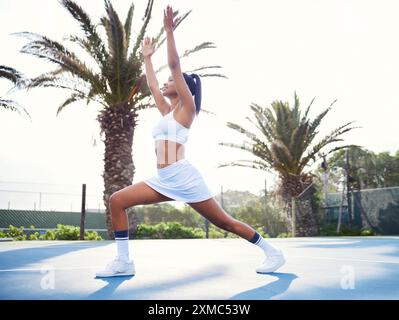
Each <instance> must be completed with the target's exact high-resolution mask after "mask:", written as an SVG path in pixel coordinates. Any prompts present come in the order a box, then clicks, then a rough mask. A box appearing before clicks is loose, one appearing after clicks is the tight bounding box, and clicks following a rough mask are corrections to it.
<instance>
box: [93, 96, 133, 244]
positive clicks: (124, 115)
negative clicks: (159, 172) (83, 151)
mask: <svg viewBox="0 0 399 320" xmlns="http://www.w3.org/2000/svg"><path fill="white" fill-rule="evenodd" d="M136 116H137V115H136V114H135V112H134V111H132V110H130V108H128V106H127V105H126V104H120V105H113V106H111V107H109V108H106V109H104V110H102V111H101V112H100V114H99V116H98V118H97V120H98V121H99V122H100V126H101V131H102V132H104V136H105V140H104V144H105V151H104V172H103V178H104V193H103V201H104V205H105V208H106V224H107V229H108V234H109V236H110V238H111V239H113V232H112V231H113V230H112V224H111V214H110V210H109V198H110V197H111V195H112V194H113V193H114V192H116V191H119V190H121V189H123V188H125V187H127V186H129V185H131V184H132V181H133V176H134V173H135V167H134V164H133V157H132V143H133V134H134V128H135V126H136ZM126 213H127V215H128V219H129V236H131V237H132V238H133V237H134V235H135V233H136V229H137V217H136V213H135V211H134V209H133V208H128V209H126Z"/></svg>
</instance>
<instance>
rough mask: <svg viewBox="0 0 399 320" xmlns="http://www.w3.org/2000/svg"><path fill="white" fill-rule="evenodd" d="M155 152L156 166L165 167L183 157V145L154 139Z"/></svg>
mask: <svg viewBox="0 0 399 320" xmlns="http://www.w3.org/2000/svg"><path fill="white" fill-rule="evenodd" d="M155 154H156V156H157V168H158V169H160V168H165V167H167V166H169V165H171V164H172V163H174V162H176V161H179V160H181V159H184V145H183V144H180V143H178V142H175V141H170V140H156V141H155Z"/></svg>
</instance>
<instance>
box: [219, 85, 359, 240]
mask: <svg viewBox="0 0 399 320" xmlns="http://www.w3.org/2000/svg"><path fill="white" fill-rule="evenodd" d="M294 98H295V99H294V106H293V107H292V108H291V107H290V106H289V104H288V102H282V101H277V100H276V101H273V102H272V104H271V108H267V107H266V108H262V107H261V106H259V105H258V104H256V103H252V104H251V105H250V108H251V110H252V111H253V113H254V115H255V119H256V122H255V121H253V120H252V119H250V118H249V117H246V119H247V120H248V121H250V123H251V125H252V126H253V127H254V128H256V129H258V130H259V132H260V135H256V134H255V133H253V132H251V131H250V130H247V129H245V128H243V127H242V126H240V125H238V124H235V123H231V122H228V123H227V126H228V127H229V128H231V129H234V130H236V131H238V132H240V133H242V134H244V135H245V136H246V137H247V138H249V139H250V141H249V142H247V141H244V142H243V144H237V143H226V142H221V143H219V144H220V145H223V146H228V147H233V148H238V149H242V150H245V151H248V152H249V153H251V154H252V155H254V156H255V157H256V158H257V159H255V160H237V161H233V162H229V163H224V164H220V165H219V167H225V166H242V167H250V168H254V169H256V170H268V171H275V172H277V173H278V176H279V187H278V189H279V194H280V195H281V196H282V199H283V200H284V203H285V204H286V208H287V209H288V210H287V215H288V216H290V213H289V212H290V204H291V199H292V198H293V197H295V198H296V197H298V196H299V195H301V194H303V192H304V191H307V190H312V188H311V186H313V174H312V173H311V172H310V171H306V168H307V166H310V165H311V162H312V161H313V163H314V162H316V157H317V156H318V155H319V154H320V152H321V150H322V149H324V148H325V147H326V146H328V145H330V144H332V143H335V142H338V141H343V139H341V138H339V137H340V136H341V135H342V134H344V133H345V132H348V131H350V130H352V129H354V127H350V125H351V124H352V123H353V121H352V122H348V123H346V124H344V125H341V126H339V127H338V128H336V129H335V130H333V131H332V132H331V133H330V134H328V135H327V136H325V137H324V138H322V139H321V140H320V141H319V142H317V143H315V144H313V145H312V143H313V142H314V140H315V137H316V135H317V133H318V129H319V127H320V124H321V121H322V119H323V118H324V117H325V116H326V115H327V113H328V112H329V111H330V110H331V107H332V105H333V104H334V103H335V102H336V100H335V101H334V102H333V103H331V105H330V106H329V107H328V108H327V109H325V110H324V111H323V112H322V113H320V114H319V115H318V116H317V117H316V118H315V119H314V120H313V121H311V120H310V119H309V118H308V113H309V110H310V107H311V105H312V103H313V101H314V99H315V98H313V100H312V101H311V103H310V104H309V106H308V108H307V109H306V111H305V114H304V115H302V114H301V111H300V107H299V99H298V97H297V95H296V92H295V94H294ZM347 147H348V145H346V146H345V145H344V146H337V147H334V148H332V149H331V150H329V151H328V152H327V153H324V155H325V156H326V155H328V154H329V153H331V152H334V151H335V150H338V149H342V148H347ZM303 195H304V196H301V197H300V199H298V200H301V201H299V203H298V205H297V208H298V211H299V213H297V214H296V227H297V228H296V231H297V232H296V234H297V235H298V236H309V235H314V234H316V233H317V218H316V215H315V214H313V212H312V207H311V196H312V192H305V193H304V194H303ZM295 198H294V199H295ZM291 218H292V217H291ZM288 228H289V230H291V223H289V224H288Z"/></svg>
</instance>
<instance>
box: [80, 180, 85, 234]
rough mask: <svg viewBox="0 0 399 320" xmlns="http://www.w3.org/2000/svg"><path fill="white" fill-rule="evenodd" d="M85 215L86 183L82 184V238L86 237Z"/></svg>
mask: <svg viewBox="0 0 399 320" xmlns="http://www.w3.org/2000/svg"><path fill="white" fill-rule="evenodd" d="M85 215H86V184H85V183H84V184H83V185H82V211H81V216H80V240H84V239H85Z"/></svg>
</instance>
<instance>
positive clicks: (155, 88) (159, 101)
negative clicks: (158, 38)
mask: <svg viewBox="0 0 399 320" xmlns="http://www.w3.org/2000/svg"><path fill="white" fill-rule="evenodd" d="M154 52H155V49H154V47H153V45H152V42H151V40H150V38H149V37H145V38H144V40H143V43H142V54H143V57H144V62H145V73H146V78H147V85H148V88H149V89H150V91H151V93H152V96H153V97H154V100H155V104H156V106H157V108H158V110H159V111H160V112H161V114H162V115H164V114H166V113H168V112H169V110H170V108H171V106H170V104H169V103H168V102H167V101H166V99H165V97H164V96H163V95H162V92H161V90H160V89H159V83H158V80H157V77H156V75H155V71H154V67H153V65H152V61H151V56H152V54H153V53H154Z"/></svg>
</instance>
